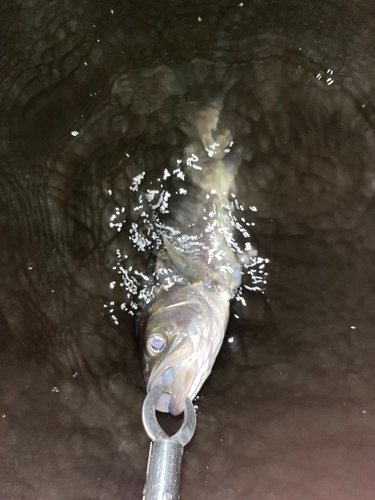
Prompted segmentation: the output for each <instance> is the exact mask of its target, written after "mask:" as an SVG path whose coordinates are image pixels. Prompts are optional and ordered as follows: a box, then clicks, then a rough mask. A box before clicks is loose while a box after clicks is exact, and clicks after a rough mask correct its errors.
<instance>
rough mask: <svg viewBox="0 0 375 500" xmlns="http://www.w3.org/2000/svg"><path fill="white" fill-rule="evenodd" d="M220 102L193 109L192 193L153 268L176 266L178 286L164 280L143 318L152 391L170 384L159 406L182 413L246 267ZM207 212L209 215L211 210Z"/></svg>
mask: <svg viewBox="0 0 375 500" xmlns="http://www.w3.org/2000/svg"><path fill="white" fill-rule="evenodd" d="M219 108H220V107H219V106H217V105H214V106H210V107H207V108H206V109H203V110H202V111H198V112H195V113H191V114H190V115H189V116H188V118H187V122H188V132H187V133H188V134H189V136H190V137H191V138H192V142H191V143H190V145H189V146H187V147H186V148H185V151H184V173H185V174H186V178H187V181H188V183H189V186H190V187H189V193H188V196H187V197H185V198H184V200H183V201H182V202H181V200H180V201H179V202H178V204H177V205H176V207H175V209H174V210H173V206H172V208H171V213H172V215H173V219H172V222H171V223H170V224H169V225H165V228H166V230H165V234H163V236H162V245H161V249H160V251H159V253H158V255H157V263H156V271H155V272H156V274H158V275H159V276H160V277H162V276H163V272H164V271H165V270H172V271H173V273H174V276H175V277H177V278H178V279H177V280H176V281H177V282H176V283H175V284H173V286H169V285H170V282H165V283H163V282H162V281H161V282H160V286H159V288H158V290H157V292H156V293H155V298H154V300H153V302H152V303H151V305H150V306H149V307H148V310H147V313H146V314H145V316H144V318H143V320H142V325H141V338H142V347H143V368H144V377H145V381H146V384H147V391H150V390H151V389H153V388H154V387H155V386H156V385H159V384H165V385H170V386H172V395H171V396H169V395H167V394H165V395H162V396H161V397H160V399H159V402H158V405H157V409H158V410H159V411H162V412H170V413H172V414H173V415H179V414H180V413H181V412H182V411H183V404H184V401H185V399H186V397H187V396H189V397H190V399H193V398H195V396H196V395H197V394H198V392H199V390H200V389H201V387H202V385H203V384H204V382H205V380H206V379H207V377H208V376H209V375H210V373H211V370H212V366H213V364H214V362H215V359H216V356H217V354H218V352H219V350H220V347H221V345H222V342H223V339H224V335H225V330H226V327H227V323H228V318H229V303H230V300H231V298H232V297H233V293H234V291H235V290H236V288H237V287H238V286H239V285H240V283H241V266H240V265H239V263H238V261H237V258H236V255H235V253H234V251H233V249H232V246H233V245H232V243H233V241H232V238H233V237H232V232H233V224H232V223H231V218H230V210H229V205H230V203H229V200H228V196H229V190H230V189H232V191H233V182H234V178H235V175H236V172H237V169H238V163H239V162H238V160H237V159H234V158H233V157H231V155H228V153H230V152H231V145H232V137H231V136H230V133H229V131H227V130H224V131H223V132H221V133H220V132H219V131H218V123H219V115H220V109H219ZM208 215H210V216H209V217H208Z"/></svg>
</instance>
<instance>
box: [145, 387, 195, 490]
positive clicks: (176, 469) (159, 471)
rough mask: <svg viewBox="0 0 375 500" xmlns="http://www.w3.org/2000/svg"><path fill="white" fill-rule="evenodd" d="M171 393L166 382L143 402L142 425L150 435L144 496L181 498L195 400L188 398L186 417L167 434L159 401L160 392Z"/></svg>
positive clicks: (185, 406) (150, 393) (185, 408)
mask: <svg viewBox="0 0 375 500" xmlns="http://www.w3.org/2000/svg"><path fill="white" fill-rule="evenodd" d="M163 393H167V394H172V388H171V387H169V386H167V385H157V386H156V387H154V389H152V391H150V392H149V393H148V394H147V396H146V399H145V401H144V403H143V407H142V422H143V427H144V429H145V431H146V433H147V435H148V437H149V438H150V439H151V441H152V442H151V444H150V452H149V455H148V463H147V473H146V484H145V487H144V490H143V500H178V498H179V489H180V478H181V462H182V455H183V453H184V446H185V445H186V444H187V443H188V442H189V441H190V440H191V438H192V437H193V435H194V432H195V428H196V425H197V419H196V415H195V410H194V406H193V403H192V402H191V400H190V399H189V398H186V400H185V403H184V420H183V422H182V426H181V428H180V430H179V431H178V432H176V434H174V435H173V436H168V435H167V434H166V433H165V432H164V431H163V429H162V428H161V427H160V424H159V422H158V420H157V418H156V412H155V410H156V404H157V402H158V399H159V397H160V396H161V394H163Z"/></svg>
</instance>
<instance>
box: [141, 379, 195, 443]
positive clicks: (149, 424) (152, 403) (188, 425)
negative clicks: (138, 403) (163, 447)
mask: <svg viewBox="0 0 375 500" xmlns="http://www.w3.org/2000/svg"><path fill="white" fill-rule="evenodd" d="M163 393H167V394H172V387H170V386H168V385H157V386H156V387H154V388H153V389H152V390H151V391H150V392H149V393H148V394H147V396H146V399H145V400H144V402H143V407H142V422H143V427H144V429H145V431H146V434H147V435H148V437H149V438H150V439H151V440H152V441H156V440H157V439H172V440H173V441H178V442H179V443H180V444H182V446H185V445H186V444H187V443H188V442H189V441H190V440H191V438H192V437H193V435H194V432H195V427H196V425H197V417H196V415H195V409H194V406H193V403H192V402H191V400H190V398H186V400H185V402H184V420H183V422H182V425H181V427H180V429H179V431H178V432H176V434H174V435H173V436H168V434H166V433H165V432H164V431H163V429H162V428H161V427H160V424H159V422H158V420H157V418H156V404H157V402H158V399H159V396H160V395H161V394H163Z"/></svg>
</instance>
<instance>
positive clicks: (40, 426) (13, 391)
mask: <svg viewBox="0 0 375 500" xmlns="http://www.w3.org/2000/svg"><path fill="white" fill-rule="evenodd" d="M0 19H1V22H0V33H1V35H2V36H1V47H0V57H1V65H0V102H1V104H0V106H1V113H0V123H1V156H0V179H1V182H0V189H1V196H0V224H1V227H0V230H1V232H0V234H1V237H0V275H1V280H0V332H1V336H0V343H1V362H0V377H1V378H0V380H1V381H2V382H1V384H0V390H1V399H0V417H2V418H1V419H0V429H1V431H0V432H1V440H0V441H1V443H0V459H1V463H2V467H1V472H0V498H1V500H3V499H4V500H89V499H90V500H99V499H101V500H115V499H118V500H120V499H121V500H122V499H129V500H133V499H137V498H141V494H142V488H143V484H144V479H145V469H146V463H147V455H148V438H147V437H146V435H145V433H144V431H143V428H142V423H141V418H140V415H141V406H142V402H143V399H144V396H145V389H144V384H143V380H142V370H141V363H140V353H139V349H138V346H137V343H136V339H135V325H134V317H133V316H131V315H129V313H128V311H127V310H126V309H128V310H132V302H134V301H136V298H137V294H138V293H139V288H137V287H136V288H135V289H133V288H132V284H134V279H136V278H137V276H138V277H139V275H136V274H134V271H137V272H138V273H147V255H146V254H145V252H144V251H143V249H142V248H140V246H139V245H135V244H134V238H133V239H131V238H130V239H129V236H131V235H132V234H134V233H132V232H131V231H132V230H133V229H134V226H133V224H134V223H137V221H138V222H139V215H138V214H137V211H136V210H135V208H136V206H137V202H138V201H139V198H138V196H139V193H140V191H135V190H132V189H131V187H132V186H134V179H135V178H136V177H137V176H139V174H141V173H142V172H144V180H143V183H144V184H143V187H145V188H146V187H147V188H149V187H150V183H151V182H153V183H154V185H157V188H158V189H161V187H160V183H161V181H158V179H160V178H161V177H160V176H162V174H163V172H164V169H165V168H170V167H171V166H172V165H174V164H175V161H176V159H177V158H179V155H180V154H181V151H182V150H183V148H184V147H185V146H186V141H187V139H186V134H185V133H184V124H183V123H182V116H183V113H182V111H181V110H182V109H184V106H186V105H187V104H188V103H193V104H194V105H195V106H204V105H206V104H207V103H209V102H211V101H212V100H214V99H217V98H220V99H222V101H223V111H222V114H223V119H224V120H225V123H226V124H227V125H228V126H229V127H230V130H231V132H232V134H233V137H234V142H235V144H236V146H238V147H239V148H240V149H241V158H242V162H241V166H240V169H239V173H238V176H237V198H238V200H240V202H241V203H242V204H243V207H244V210H243V212H241V213H242V215H241V217H243V219H244V222H243V224H245V225H246V223H249V224H250V226H246V227H247V228H248V231H249V233H250V240H251V243H252V244H253V245H254V246H255V248H257V250H258V252H259V255H261V256H262V258H264V259H267V261H268V263H267V266H266V267H265V268H264V270H263V271H264V272H266V273H267V276H266V279H265V280H264V281H266V282H267V283H264V282H263V281H262V280H263V278H259V276H260V274H259V270H260V268H259V267H257V268H256V273H255V274H253V275H252V274H251V273H249V274H246V276H245V277H244V283H243V284H244V285H246V286H243V288H242V294H243V298H244V300H245V302H246V305H244V303H243V302H241V301H234V304H233V311H232V318H231V321H230V325H229V329H228V332H227V336H226V339H225V341H224V345H223V348H222V351H221V353H220V354H219V357H218V359H217V362H216V364H215V367H214V371H213V373H212V375H211V377H210V378H209V379H208V380H207V382H206V384H205V385H204V387H203V389H202V391H201V393H200V397H199V399H198V400H197V401H196V404H197V405H198V427H197V431H196V434H195V437H194V438H193V440H192V441H191V443H190V444H189V445H188V446H187V448H186V453H185V455H184V463H183V478H182V489H181V498H182V499H183V500H189V499H194V500H196V499H201V498H209V499H214V500H232V499H253V500H276V499H277V500H300V499H302V498H303V499H306V500H310V499H311V500H313V499H314V500H316V499H322V500H323V499H324V500H325V499H326V500H336V499H338V500H357V499H361V500H372V499H373V498H374V489H375V446H374V438H375V418H374V415H375V413H374V412H375V406H374V348H375V339H374V333H373V330H374V325H375V308H374V259H375V239H374V234H375V204H374V199H375V198H374V196H375V169H374V157H375V136H374V116H375V115H374V104H375V102H374V99H375V96H374V83H373V82H374V81H375V78H374V77H375V50H374V47H375V25H374V22H375V21H374V17H373V12H372V11H371V8H370V6H369V5H368V4H363V3H361V2H348V1H346V2H338V1H337V2H336V1H333V2H323V1H322V2H314V3H312V2H309V1H302V2H301V1H299V2H293V1H289V0H288V1H284V2H282V3H280V2H276V3H275V2H272V1H265V0H264V1H244V2H229V1H221V0H220V1H218V2H206V1H203V2H195V1H190V2H185V1H173V2H163V3H162V4H156V3H155V2H154V3H151V2H123V1H122V2H120V1H119V2H116V1H114V2H110V3H108V4H103V3H102V2H101V3H99V2H86V1H82V0H78V1H75V2H69V1H67V2H64V3H61V2H54V1H51V2H42V1H41V0H34V1H31V0H30V1H26V2H22V3H20V4H14V2H10V1H5V2H3V4H2V6H1V7H0ZM141 187H142V186H141ZM140 229H142V228H140ZM119 252H120V253H119ZM120 265H121V266H122V268H123V269H125V270H127V271H128V275H127V276H128V277H129V280H128V281H127V282H126V284H125V285H124V286H120V284H121V283H125V281H124V273H123V272H121V273H119V266H120ZM130 268H131V270H130ZM258 278H259V279H260V280H261V281H262V283H260V282H259V283H258V285H259V286H260V284H261V286H262V288H263V286H264V293H261V291H258V292H256V291H254V286H255V285H256V284H257V283H256V281H257V279H258ZM246 287H247V288H246ZM128 293H129V296H128ZM123 304H125V305H124V306H123Z"/></svg>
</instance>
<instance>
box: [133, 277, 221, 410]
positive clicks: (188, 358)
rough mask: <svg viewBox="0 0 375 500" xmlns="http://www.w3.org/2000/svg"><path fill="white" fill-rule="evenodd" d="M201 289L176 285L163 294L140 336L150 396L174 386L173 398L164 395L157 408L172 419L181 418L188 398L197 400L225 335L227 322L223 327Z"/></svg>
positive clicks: (156, 302) (158, 298) (160, 295)
mask: <svg viewBox="0 0 375 500" xmlns="http://www.w3.org/2000/svg"><path fill="white" fill-rule="evenodd" d="M202 286H203V285H202ZM198 288H199V287H195V286H193V285H187V286H182V287H179V286H178V285H175V286H174V287H172V289H171V290H170V291H168V292H166V291H163V292H162V293H161V294H159V296H158V297H157V298H156V300H155V301H154V303H153V305H152V308H151V310H150V313H149V315H148V318H147V320H146V322H145V327H144V331H143V335H142V337H143V368H144V377H145V381H146V384H147V391H150V390H151V389H153V388H154V387H155V386H157V385H168V386H171V387H172V394H171V395H169V394H162V395H161V396H160V398H159V401H158V404H157V407H156V409H157V410H159V411H162V412H165V413H168V412H170V413H171V414H172V415H179V414H180V413H182V411H183V407H184V402H185V400H186V398H187V397H189V398H190V399H193V398H194V397H195V396H196V395H197V393H198V391H199V389H200V388H201V386H202V385H203V383H204V381H205V380H206V378H207V377H208V375H209V374H210V373H211V369H212V366H213V364H214V361H215V358H216V356H217V353H218V350H219V349H220V345H221V343H222V339H223V336H224V332H225V327H226V321H227V318H226V321H225V324H224V325H223V326H222V327H221V328H220V325H219V324H218V322H217V321H216V320H217V318H216V317H215V315H214V314H213V309H212V307H211V304H210V303H209V301H207V298H205V297H204V296H203V295H202V294H200V293H197V290H198ZM218 337H220V338H218Z"/></svg>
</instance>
